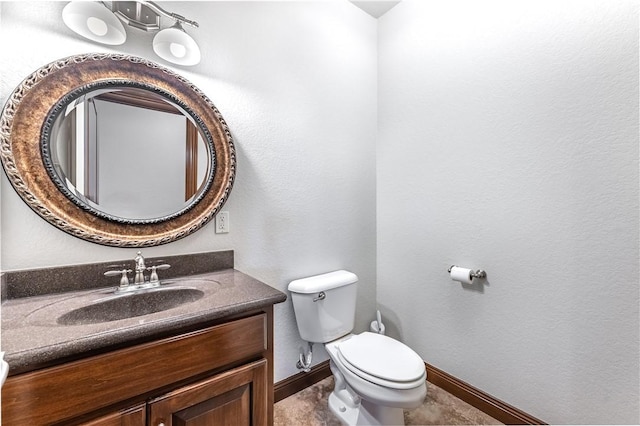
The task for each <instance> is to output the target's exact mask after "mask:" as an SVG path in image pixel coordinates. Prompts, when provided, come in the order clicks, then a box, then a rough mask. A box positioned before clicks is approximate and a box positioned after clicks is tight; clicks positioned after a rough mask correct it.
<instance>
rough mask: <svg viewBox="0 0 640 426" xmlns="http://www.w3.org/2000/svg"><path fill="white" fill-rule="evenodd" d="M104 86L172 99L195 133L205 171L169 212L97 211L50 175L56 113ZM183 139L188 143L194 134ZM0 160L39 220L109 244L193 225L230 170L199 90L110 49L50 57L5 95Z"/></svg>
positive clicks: (222, 196) (170, 234)
mask: <svg viewBox="0 0 640 426" xmlns="http://www.w3.org/2000/svg"><path fill="white" fill-rule="evenodd" d="M111 89H113V91H114V92H120V93H123V92H127V91H128V92H139V93H142V95H143V97H145V96H144V95H145V93H146V94H147V95H148V96H150V97H152V98H154V97H155V98H156V101H158V102H160V103H162V102H166V103H168V104H170V105H172V106H173V107H175V109H177V110H179V111H181V112H182V114H183V115H184V116H185V117H186V120H187V122H188V123H187V127H189V126H190V127H191V128H192V130H189V132H191V133H194V132H195V133H197V134H198V135H199V138H200V141H201V142H202V145H203V146H204V147H205V148H204V149H205V150H206V157H207V158H206V160H205V163H206V164H208V165H207V166H206V167H205V169H206V172H205V173H204V174H203V176H201V177H200V180H201V183H198V185H197V187H196V184H195V183H194V182H191V183H189V184H188V185H191V187H192V189H190V190H188V191H187V192H188V194H187V196H186V201H184V204H183V205H178V206H177V207H176V208H175V211H170V212H169V213H163V214H160V215H159V216H158V217H153V216H152V218H143V219H138V218H136V217H135V213H134V214H133V216H131V217H124V218H123V217H119V215H117V214H116V215H114V214H110V213H105V212H102V211H101V210H100V208H99V206H98V208H96V207H95V206H94V205H92V203H90V202H89V201H86V202H85V199H86V197H84V196H83V195H82V194H81V195H77V191H75V188H74V187H73V186H69V188H70V189H69V190H68V189H67V186H65V182H64V181H65V180H66V178H65V176H59V175H58V174H56V172H55V166H54V163H55V161H53V160H52V158H54V157H55V155H56V154H55V152H52V151H55V150H56V146H55V144H54V143H53V142H52V137H54V136H55V135H54V136H52V129H54V128H55V125H54V123H55V121H56V118H57V117H58V116H60V115H61V114H62V113H63V112H64V111H67V110H68V109H69V108H70V106H72V105H73V104H74V103H75V102H77V99H79V97H81V96H85V95H87V94H91V93H92V92H94V91H95V92H96V93H98V92H99V93H103V92H105V91H107V92H108V91H109V90H111ZM143 125H144V126H153V125H154V124H153V123H144V124H143ZM191 139H192V145H193V140H194V138H193V137H191ZM197 139H198V137H195V140H197ZM180 143H184V141H181V142H180ZM195 143H197V142H195ZM154 149H162V147H161V146H158V147H155V148H154ZM191 150H192V151H193V148H191ZM123 155H127V153H126V152H123ZM188 155H193V152H192V153H191V154H189V153H187V156H188ZM0 159H1V160H2V165H3V167H4V170H5V173H6V175H7V177H8V178H9V181H10V182H11V184H12V185H13V187H14V189H15V190H16V192H17V193H18V195H20V197H21V198H22V199H23V200H24V201H25V202H26V203H27V205H28V206H29V207H31V209H33V210H34V211H35V212H36V213H37V214H38V215H40V216H41V217H42V218H43V219H45V220H46V221H48V222H49V223H51V224H52V225H54V226H56V227H58V228H59V229H61V230H63V231H64V232H67V233H69V234H71V235H73V236H75V237H78V238H81V239H84V240H87V241H90V242H94V243H98V244H103V245H108V246H116V247H148V246H156V245H160V244H166V243H169V242H172V241H175V240H177V239H180V238H183V237H185V236H187V235H189V234H191V233H193V232H195V231H197V230H198V229H200V228H201V227H202V226H204V225H205V224H206V223H207V222H209V221H210V220H211V219H212V218H213V217H214V216H215V215H216V213H218V212H219V211H220V208H221V207H222V205H223V204H224V203H225V202H226V200H227V198H228V196H229V193H230V191H231V188H232V186H233V182H234V179H235V170H236V156H235V148H234V146H233V140H232V137H231V133H230V131H229V128H228V127H227V124H226V122H225V121H224V119H223V118H222V115H221V114H220V112H219V111H218V109H217V108H216V107H215V106H214V105H213V103H212V102H211V101H210V100H209V99H208V98H207V96H205V95H204V93H203V92H202V91H201V90H199V89H198V88H197V87H195V86H194V85H193V84H191V83H190V82H189V81H187V80H186V79H185V78H183V77H181V76H180V75H178V74H176V73H174V72H173V71H171V70H169V69H167V68H164V67H162V66H160V65H158V64H155V63H153V62H150V61H147V60H145V59H142V58H138V57H134V56H128V55H116V54H85V55H77V56H71V57H68V58H64V59H61V60H59V61H55V62H52V63H50V64H48V65H46V66H44V67H42V68H40V69H38V70H37V71H35V72H34V73H32V74H31V75H29V76H28V77H27V78H26V79H25V80H23V82H22V83H21V84H20V85H19V86H18V87H17V88H16V89H15V90H14V91H13V93H12V94H11V95H10V96H9V98H8V100H7V102H6V104H5V107H4V109H3V111H2V115H1V116H0ZM160 172H161V173H162V170H161V171H160ZM152 179H153V178H152ZM192 180H193V179H192ZM199 182H200V181H199ZM151 183H153V180H151ZM132 185H135V182H132ZM198 188H199V189H198ZM160 193H161V192H160ZM133 204H135V203H133Z"/></svg>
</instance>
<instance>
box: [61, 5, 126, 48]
mask: <svg viewBox="0 0 640 426" xmlns="http://www.w3.org/2000/svg"><path fill="white" fill-rule="evenodd" d="M62 20H63V21H64V23H65V25H66V26H67V27H69V28H70V29H71V30H72V31H74V32H76V33H78V34H80V35H81V36H82V37H85V38H88V39H89V40H93V41H96V42H98V43H102V44H110V45H119V44H122V43H124V42H125V40H126V39H127V33H126V32H125V30H124V26H123V25H122V22H120V20H119V19H118V18H116V16H115V15H114V14H113V13H111V11H110V10H109V9H107V8H106V7H105V6H103V5H102V4H99V3H94V2H89V1H72V2H69V4H67V5H66V6H65V7H64V9H62Z"/></svg>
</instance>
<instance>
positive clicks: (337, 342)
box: [289, 271, 427, 425]
mask: <svg viewBox="0 0 640 426" xmlns="http://www.w3.org/2000/svg"><path fill="white" fill-rule="evenodd" d="M357 282H358V277H357V276H356V274H354V273H352V272H348V271H335V272H329V273H327V274H322V275H316V276H313V277H309V278H303V279H299V280H295V281H292V282H291V283H290V284H289V291H290V292H291V299H292V301H293V307H294V311H295V315H296V321H297V323H298V330H299V331H300V336H301V337H302V339H304V340H306V341H307V342H312V343H324V345H325V349H326V350H327V353H328V354H329V357H330V358H331V361H330V366H331V371H332V373H333V377H334V382H335V387H334V390H333V392H332V393H331V395H330V396H329V407H330V408H331V411H332V412H333V413H334V414H335V415H336V416H337V417H338V418H339V419H340V420H341V421H342V422H343V423H344V424H347V425H404V415H403V409H404V408H407V409H410V408H416V407H418V406H419V405H420V404H422V401H424V398H425V397H426V396H427V386H426V378H427V373H426V370H425V364H424V361H423V360H422V359H421V358H420V356H419V355H418V354H417V353H415V352H414V351H413V350H411V349H410V348H409V347H408V346H406V345H404V344H403V343H401V342H399V341H397V340H395V339H392V338H391V337H388V336H384V335H382V334H377V333H370V332H364V333H361V334H357V335H354V334H351V331H352V330H353V322H354V317H355V310H356V283H357Z"/></svg>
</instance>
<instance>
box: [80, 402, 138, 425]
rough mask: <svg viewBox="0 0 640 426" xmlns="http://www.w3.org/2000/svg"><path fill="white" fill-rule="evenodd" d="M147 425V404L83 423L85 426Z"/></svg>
mask: <svg viewBox="0 0 640 426" xmlns="http://www.w3.org/2000/svg"><path fill="white" fill-rule="evenodd" d="M146 424H147V404H144V403H143V404H138V405H136V406H135V407H133V408H129V409H126V410H119V411H116V412H114V413H111V414H107V415H104V416H100V417H98V418H96V419H93V420H91V421H89V422H85V423H82V425H83V426H144V425H146Z"/></svg>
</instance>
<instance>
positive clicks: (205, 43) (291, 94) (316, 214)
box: [0, 2, 376, 380]
mask: <svg viewBox="0 0 640 426" xmlns="http://www.w3.org/2000/svg"><path fill="white" fill-rule="evenodd" d="M0 5H1V7H2V27H1V28H0V39H1V40H2V42H1V45H2V49H0V64H1V65H0V67H1V68H0V101H1V102H2V104H4V101H5V100H6V98H7V96H8V95H9V94H10V93H11V91H12V90H13V88H14V87H15V86H16V85H18V84H19V83H20V81H21V80H22V78H24V77H26V76H27V75H28V74H29V73H31V72H32V71H34V70H36V69H37V68H38V67H40V66H42V65H44V64H46V63H48V62H50V61H53V60H56V59H58V58H62V57H65V56H68V55H73V54H78V53H85V52H91V51H109V50H107V47H105V46H101V45H97V44H92V43H89V42H85V41H83V40H82V39H81V38H79V37H77V36H75V35H74V34H73V33H72V32H71V31H70V30H68V29H67V28H66V27H65V26H64V25H63V24H62V21H61V19H60V12H61V10H62V8H63V7H64V5H65V3H64V2H8V3H7V2H5V3H1V4H0ZM163 7H165V8H166V9H168V10H171V11H175V12H176V13H180V14H183V15H185V16H187V17H189V18H191V19H195V20H198V21H200V24H201V26H200V28H199V29H198V30H187V31H189V32H191V34H193V35H194V37H195V38H196V39H197V41H198V43H199V44H200V47H201V49H202V51H203V62H202V63H201V64H200V65H198V66H196V67H193V68H189V69H187V68H178V67H176V68H175V69H176V70H177V72H179V73H181V74H182V75H184V76H185V77H186V78H188V79H189V80H191V81H192V82H193V83H194V84H196V85H197V86H198V87H200V88H201V89H202V90H203V91H204V92H205V93H206V94H207V95H208V96H209V97H210V98H211V99H212V100H213V102H214V103H215V104H216V106H217V107H218V108H219V109H220V111H221V112H222V114H223V116H224V117H225V119H226V121H227V123H228V124H229V126H230V128H231V131H232V133H233V136H234V138H235V142H236V148H237V153H238V172H237V180H236V183H235V186H234V189H233V192H232V193H231V196H230V200H229V201H228V203H227V204H226V205H225V207H224V210H227V211H229V213H230V223H231V232H230V233H229V234H226V235H217V234H215V233H214V228H213V226H211V225H209V226H207V227H205V228H204V229H202V230H200V231H199V232H197V233H195V234H194V235H191V236H189V237H187V238H185V239H183V240H180V241H177V242H175V243H172V244H169V245H166V246H160V247H155V248H148V249H145V250H144V251H143V252H144V253H145V254H146V255H148V256H161V255H163V254H164V255H170V254H183V253H192V252H202V251H210V250H219V249H234V250H235V253H236V267H237V268H238V269H239V270H241V271H243V272H245V273H248V274H250V275H253V276H254V277H256V278H258V279H262V280H263V281H265V282H267V283H268V284H270V285H272V286H274V287H276V288H279V289H281V290H286V286H287V284H288V283H289V281H291V280H292V279H295V278H301V277H304V276H307V275H311V274H317V273H322V272H328V271H331V270H335V269H340V268H346V269H350V270H352V271H354V272H356V273H357V274H358V275H359V276H360V278H361V282H360V287H359V291H360V295H361V298H360V305H359V320H358V326H359V327H360V328H363V327H365V325H367V324H368V322H369V321H370V320H371V318H372V317H373V315H374V309H375V142H374V141H375V137H376V24H375V21H374V20H373V19H371V18H370V17H369V16H367V15H365V14H364V13H363V12H362V11H360V10H358V9H357V8H356V7H354V6H353V5H351V4H349V3H347V2H344V3H342V2H338V3H336V2H329V3H328V2H305V3H304V4H302V3H292V2H268V3H263V2H255V3H252V2H176V3H169V2H163ZM129 34H130V35H134V37H130V38H129V40H128V41H127V43H126V44H125V45H123V46H120V47H118V48H116V49H117V50H116V49H114V50H113V51H116V52H123V53H129V54H135V55H138V56H144V57H146V58H147V59H150V60H153V61H157V62H159V63H162V62H161V59H159V58H157V57H156V56H155V54H154V53H153V52H152V50H151V38H152V36H151V35H148V34H144V33H141V32H135V33H133V30H131V31H129ZM165 65H169V64H165ZM2 175H3V176H2V216H1V217H2V227H1V232H2V242H1V246H2V267H3V269H5V270H13V269H25V268H35V267H44V266H53V265H68V264H75V263H90V262H102V261H108V260H111V259H126V258H131V259H133V257H134V256H135V251H136V250H135V249H118V248H111V247H102V246H98V245H94V244H90V243H87V242H85V241H82V240H79V239H76V238H74V237H71V236H68V235H67V234H65V233H63V232H62V231H59V230H57V229H56V228H54V227H52V226H51V225H49V224H47V223H46V222H45V221H44V220H42V219H40V218H39V217H38V216H37V215H35V214H34V213H32V212H31V210H30V209H29V208H28V207H27V206H26V205H25V204H24V203H23V202H22V200H20V199H19V198H18V197H17V195H16V194H15V192H14V191H13V189H12V188H11V187H10V184H9V183H8V181H7V180H6V177H5V176H4V173H3V174H2ZM275 312H276V315H275V318H276V380H281V379H283V378H285V377H288V376H290V375H292V374H294V373H297V371H298V370H296V368H295V362H296V360H297V359H298V346H300V345H302V342H301V340H300V338H299V335H298V331H297V328H296V325H295V319H294V316H293V310H292V308H291V302H290V300H289V301H287V302H285V303H284V304H281V305H277V306H276V311H275ZM323 357H324V359H326V354H323V352H322V350H318V356H317V358H316V361H320V360H322V359H323Z"/></svg>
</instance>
